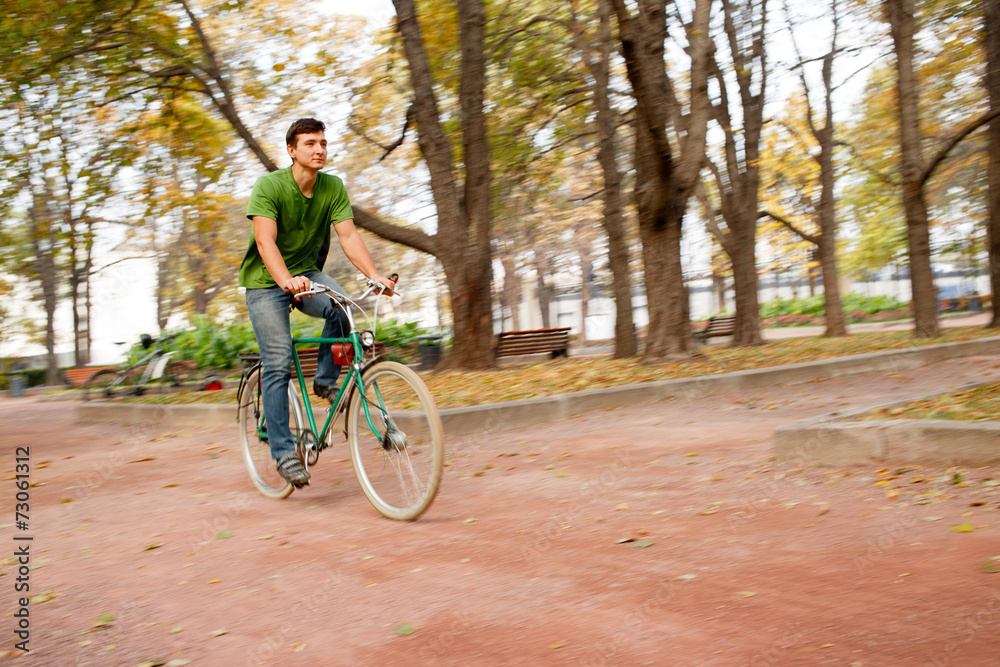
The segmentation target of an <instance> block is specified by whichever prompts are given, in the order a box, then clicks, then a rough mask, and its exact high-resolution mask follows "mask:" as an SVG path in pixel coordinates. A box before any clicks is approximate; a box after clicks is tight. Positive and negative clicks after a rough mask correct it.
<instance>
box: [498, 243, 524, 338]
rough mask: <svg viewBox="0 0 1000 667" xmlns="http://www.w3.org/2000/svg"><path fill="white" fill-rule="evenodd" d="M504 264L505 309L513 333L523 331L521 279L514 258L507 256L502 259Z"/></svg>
mask: <svg viewBox="0 0 1000 667" xmlns="http://www.w3.org/2000/svg"><path fill="white" fill-rule="evenodd" d="M500 263H501V264H503V295H502V302H503V307H504V308H505V309H506V310H507V311H508V312H509V313H510V323H511V329H510V330H511V331H519V330H520V329H521V277H520V276H519V275H517V269H516V267H515V265H514V256H513V255H512V254H511V255H506V256H504V257H502V258H501V259H500Z"/></svg>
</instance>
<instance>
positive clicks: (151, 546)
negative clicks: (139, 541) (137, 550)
mask: <svg viewBox="0 0 1000 667" xmlns="http://www.w3.org/2000/svg"><path fill="white" fill-rule="evenodd" d="M162 546H163V542H153V543H151V544H147V545H146V546H145V547H143V549H142V550H143V551H152V550H153V549H159V548H160V547H162Z"/></svg>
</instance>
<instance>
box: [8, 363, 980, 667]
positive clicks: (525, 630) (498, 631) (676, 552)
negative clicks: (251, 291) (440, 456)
mask: <svg viewBox="0 0 1000 667" xmlns="http://www.w3.org/2000/svg"><path fill="white" fill-rule="evenodd" d="M981 378H982V379H985V378H1000V358H977V359H967V360H962V361H951V362H943V363H939V364H935V365H933V366H928V367H924V368H921V369H914V370H907V371H903V372H899V373H877V374H870V375H863V376H854V377H851V378H845V379H839V380H831V381H825V382H814V383H808V384H805V385H798V386H794V387H775V388H773V389H769V390H759V391H752V392H742V393H733V394H725V395H716V396H709V397H704V398H699V399H693V400H677V401H671V402H667V403H661V404H655V405H641V406H635V407H632V408H628V409H621V410H613V411H600V412H595V413H591V414H588V415H586V416H584V417H581V418H578V419H574V420H571V421H567V422H561V423H555V424H550V425H545V426H541V427H531V428H526V429H523V430H517V431H508V432H497V433H486V434H482V435H480V436H476V437H468V438H463V439H453V440H451V441H449V443H448V445H449V449H450V456H449V458H450V465H449V467H448V468H447V471H446V476H445V482H444V485H443V487H442V492H441V494H440V496H439V498H438V500H437V502H436V503H435V505H434V506H433V507H432V508H431V510H430V511H429V513H428V514H427V515H425V517H424V518H422V519H421V520H420V521H418V522H416V523H412V524H400V523H394V522H391V521H388V520H385V519H382V518H380V517H379V516H377V515H376V514H375V512H374V510H372V509H371V507H370V506H368V505H367V503H366V501H365V500H364V497H363V496H362V495H361V493H360V491H359V489H358V486H357V483H356V482H355V480H354V478H353V472H352V471H351V469H350V466H349V463H348V462H347V459H346V449H345V453H344V455H343V456H337V455H327V456H326V457H325V458H324V459H323V460H321V461H320V463H319V466H318V467H317V468H316V469H315V475H314V480H315V483H314V485H313V486H311V487H309V488H308V489H306V490H304V491H302V492H296V493H295V494H293V495H292V496H291V497H290V498H289V499H287V500H285V501H270V500H267V499H265V498H263V497H261V496H260V495H258V494H257V493H256V492H255V491H253V490H252V488H251V487H250V484H249V481H248V480H247V478H246V474H245V472H244V470H243V467H242V462H241V460H240V458H239V451H238V441H237V431H236V427H235V423H234V424H233V427H232V428H193V427H185V428H177V427H171V426H170V425H169V424H150V425H147V426H144V427H131V428H123V427H119V426H116V425H110V424H109V425H101V424H98V425H90V424H88V425H77V424H74V423H73V421H72V417H71V415H72V412H71V411H70V410H68V409H67V407H68V406H66V405H60V404H54V403H41V402H35V401H34V400H33V399H31V398H26V399H16V400H5V401H0V433H2V436H0V437H2V439H3V443H4V444H3V448H2V453H0V463H2V468H0V469H2V470H3V471H4V475H3V477H4V480H5V481H2V484H3V490H2V492H0V497H2V498H3V499H4V504H3V505H4V512H6V513H7V515H8V516H9V518H4V519H3V520H2V521H3V527H4V528H5V530H4V532H3V535H4V536H5V539H6V540H7V544H8V545H11V544H18V543H15V542H13V541H12V539H11V537H12V533H13V532H14V530H15V528H14V527H13V526H12V525H11V523H12V521H13V500H12V498H13V495H14V482H13V481H10V477H11V476H12V471H13V468H14V462H13V457H14V448H15V447H16V446H30V448H31V464H32V469H33V471H34V472H33V475H32V477H33V479H34V480H36V481H37V482H38V485H37V486H35V487H33V488H32V489H31V501H30V502H31V528H30V531H29V532H28V533H19V534H30V535H32V536H33V537H34V541H33V542H31V547H30V548H31V554H32V559H33V560H32V564H33V565H34V566H35V569H33V570H31V574H30V585H31V594H32V595H36V596H41V598H39V599H38V600H37V601H35V602H33V603H32V604H31V605H30V606H29V608H30V611H31V633H32V634H31V644H30V646H31V648H32V649H33V650H32V652H31V653H30V654H27V655H21V656H19V657H15V656H14V653H15V652H14V651H13V650H12V649H13V644H14V641H15V640H14V639H12V637H13V633H12V630H13V618H12V613H13V610H14V608H15V605H16V599H15V594H14V593H13V592H12V591H13V582H14V577H15V576H16V565H15V564H13V563H12V561H11V560H10V559H8V560H7V561H4V564H3V568H2V573H3V575H5V576H2V577H0V590H3V591H4V593H3V596H2V597H0V612H2V618H3V619H5V620H3V621H2V622H0V631H2V635H0V636H2V637H3V643H2V644H0V654H3V657H0V664H14V665H22V664H23V665H46V666H50V665H95V666H105V665H125V666H133V667H134V666H136V665H140V664H141V663H143V661H144V660H150V659H154V658H155V659H161V660H162V661H170V660H174V661H177V662H173V663H168V664H173V665H181V664H191V665H212V666H226V667H228V666H231V665H258V664H264V665H379V666H393V665H401V666H411V665H435V666H437V665H518V666H523V665H564V664H565V665H671V666H673V665H684V666H708V665H712V666H715V665H719V666H726V667H728V666H732V665H753V666H754V667H757V666H760V665H810V666H811V665H841V666H848V665H863V666H865V667H869V666H872V665H886V666H892V667H895V666H898V665H908V666H909V665H935V666H941V665H962V666H971V667H975V666H980V665H981V666H986V665H996V664H997V656H998V655H1000V574H989V573H984V572H981V571H979V570H977V566H980V565H981V564H983V563H984V562H988V561H989V559H990V558H991V557H1000V490H998V489H1000V486H992V485H986V486H984V485H982V482H983V481H986V480H990V479H1000V470H998V469H978V470H969V469H962V470H958V469H952V470H947V471H946V470H923V469H919V470H906V471H881V470H878V469H876V468H868V467H853V468H818V467H802V466H795V465H790V464H781V463H776V462H774V461H772V460H770V458H769V457H770V438H771V432H772V430H773V428H774V427H775V426H777V425H778V424H783V423H787V422H789V421H793V420H795V419H799V418H802V417H805V416H809V415H816V414H821V413H824V412H828V411H831V410H833V409H835V408H838V407H842V406H846V405H857V404H863V403H870V402H875V401H879V400H886V399H889V398H892V397H897V396H906V395H911V394H915V393H918V392H921V391H926V390H931V389H936V388H941V389H943V388H946V387H949V386H952V385H955V384H961V383H965V382H969V381H973V380H977V379H981ZM955 475H960V477H955ZM953 482H962V483H961V484H955V483H953ZM962 524H969V526H972V527H974V530H973V531H972V532H956V531H954V530H951V529H950V527H952V526H959V525H962ZM624 539H632V540H634V541H632V542H623V543H619V541H620V540H624ZM647 544H648V546H647ZM7 549H8V553H10V552H12V551H13V548H12V547H10V546H8V547H7ZM992 562H993V563H997V564H1000V561H996V560H995V561H992ZM987 569H989V568H987ZM50 596H51V599H48V600H47V601H43V600H45V599H46V598H49V597H50ZM102 615H110V616H105V617H104V622H101V621H99V618H100V617H102ZM112 616H113V620H112ZM185 660H186V661H190V663H184V661H185ZM152 664H161V663H160V662H156V663H152Z"/></svg>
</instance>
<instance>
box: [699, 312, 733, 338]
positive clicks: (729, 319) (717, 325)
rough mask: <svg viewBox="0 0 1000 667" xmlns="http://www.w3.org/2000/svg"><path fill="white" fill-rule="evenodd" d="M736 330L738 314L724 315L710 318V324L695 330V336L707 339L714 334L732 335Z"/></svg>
mask: <svg viewBox="0 0 1000 667" xmlns="http://www.w3.org/2000/svg"><path fill="white" fill-rule="evenodd" d="M735 331H736V316H735V315H722V316H716V317H710V318H708V324H706V325H705V327H704V328H702V329H699V330H698V331H696V332H694V336H695V338H697V339H699V340H706V339H708V338H712V337H714V336H731V335H733V333H734V332H735Z"/></svg>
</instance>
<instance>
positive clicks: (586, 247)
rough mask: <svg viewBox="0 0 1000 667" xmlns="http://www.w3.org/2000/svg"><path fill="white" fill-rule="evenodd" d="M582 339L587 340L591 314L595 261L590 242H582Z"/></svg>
mask: <svg viewBox="0 0 1000 667" xmlns="http://www.w3.org/2000/svg"><path fill="white" fill-rule="evenodd" d="M579 252H580V340H582V341H585V340H587V316H588V315H589V305H590V298H591V296H592V294H591V289H590V285H591V283H590V274H591V273H593V271H594V263H593V262H592V261H591V260H590V244H589V243H583V242H581V243H580V251H579Z"/></svg>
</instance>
